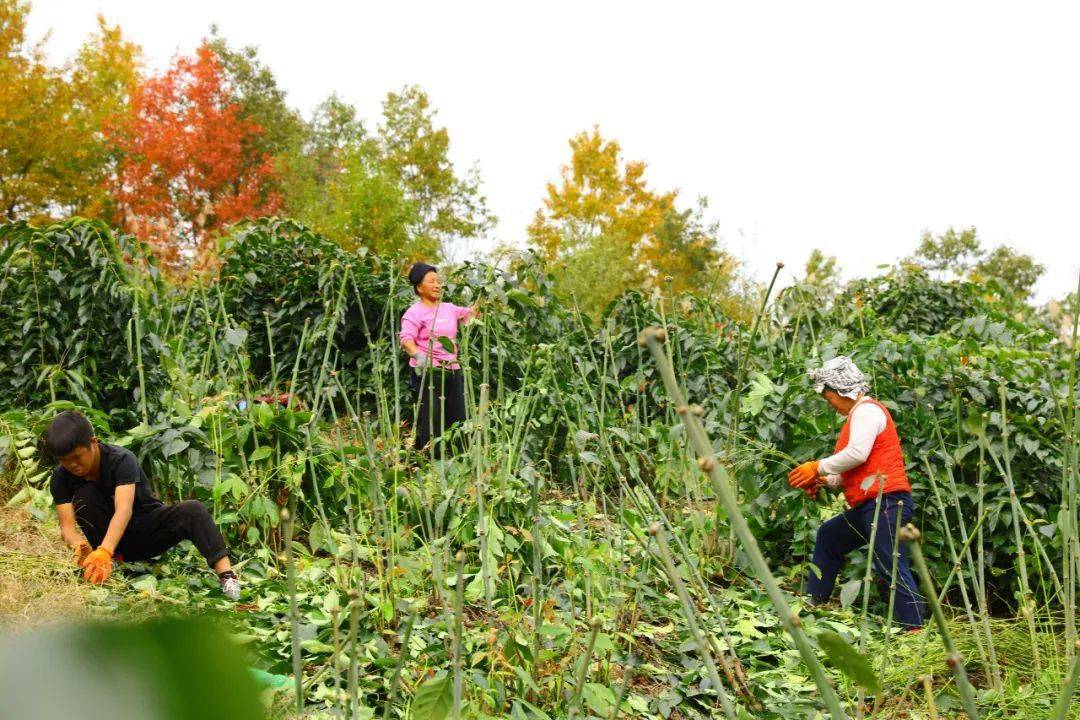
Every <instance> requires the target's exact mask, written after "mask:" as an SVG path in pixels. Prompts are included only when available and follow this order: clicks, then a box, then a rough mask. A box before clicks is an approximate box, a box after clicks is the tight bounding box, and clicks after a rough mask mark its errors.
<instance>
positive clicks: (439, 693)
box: [412, 673, 454, 720]
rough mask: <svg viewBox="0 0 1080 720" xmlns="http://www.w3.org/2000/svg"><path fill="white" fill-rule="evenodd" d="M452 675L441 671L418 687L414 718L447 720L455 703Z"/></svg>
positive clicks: (414, 702) (413, 709)
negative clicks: (451, 682)
mask: <svg viewBox="0 0 1080 720" xmlns="http://www.w3.org/2000/svg"><path fill="white" fill-rule="evenodd" d="M453 694H454V693H453V687H451V685H450V676H449V675H447V674H446V673H439V674H437V675H436V676H435V677H433V678H431V679H429V680H428V681H427V682H425V683H424V684H423V685H421V686H420V687H418V688H417V689H416V694H415V695H413V701H412V716H413V720H445V718H446V716H447V715H449V714H450V708H451V706H452V705H453V703H454V697H453Z"/></svg>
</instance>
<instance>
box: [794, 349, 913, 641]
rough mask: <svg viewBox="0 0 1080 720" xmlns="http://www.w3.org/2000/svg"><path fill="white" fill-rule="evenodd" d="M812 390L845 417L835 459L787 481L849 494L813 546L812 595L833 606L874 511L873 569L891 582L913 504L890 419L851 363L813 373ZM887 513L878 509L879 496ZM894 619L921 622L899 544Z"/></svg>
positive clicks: (810, 490)
mask: <svg viewBox="0 0 1080 720" xmlns="http://www.w3.org/2000/svg"><path fill="white" fill-rule="evenodd" d="M810 380H811V382H812V383H813V385H814V392H816V393H820V394H821V395H822V396H823V397H824V398H825V401H826V402H827V403H829V405H830V406H831V407H832V409H833V410H835V411H836V412H838V413H840V414H841V415H844V416H846V417H847V420H846V421H845V422H844V427H843V428H842V429H841V430H840V437H839V438H838V439H837V441H836V449H835V450H834V451H833V452H834V454H832V455H830V456H829V457H827V458H824V459H823V460H811V461H809V462H804V463H803V464H802V465H799V466H798V467H797V468H795V469H794V470H792V471H791V472H790V473H789V474H788V483H790V484H791V486H792V487H795V488H798V489H800V490H803V491H804V492H805V493H806V494H807V495H808V496H809V497H816V496H817V492H818V489H819V488H821V487H827V488H838V489H842V490H843V492H844V498H845V499H846V500H847V504H848V509H847V510H846V511H845V512H844V514H842V515H839V516H837V517H834V518H832V519H830V520H827V521H825V522H824V523H823V524H822V525H821V527H820V528H818V532H817V542H816V543H815V544H814V565H816V566H817V569H818V570H819V571H820V575H818V576H815V574H814V573H813V571H811V573H810V579H809V581H808V582H807V591H808V592H809V593H810V597H811V598H812V599H813V601H814V602H815V603H824V602H828V600H829V596H830V595H831V594H832V591H833V586H834V585H835V583H836V576H837V574H838V573H839V572H840V567H841V565H843V562H844V556H846V555H847V554H848V553H849V552H851V551H853V550H855V549H857V548H860V547H864V546H865V545H866V544H867V543H868V542H869V539H870V535H871V528H872V526H873V523H874V516H875V514H877V515H878V526H877V533H876V534H875V535H874V572H875V573H877V575H878V577H880V578H884V579H885V582H886V583H888V582H889V580H890V578H891V577H892V555H893V538H894V537H895V536H896V532H897V530H898V529H899V528H900V527H901V526H902V525H904V524H905V523H907V522H908V521H909V520H910V519H911V515H912V512H913V511H914V509H915V502H914V500H913V499H912V497H911V484H910V483H909V482H908V477H907V473H906V472H905V470H904V452H903V449H902V448H901V446H900V437H899V435H897V433H896V425H895V424H894V423H893V419H892V415H890V414H889V411H888V409H886V408H885V406H884V405H882V404H881V403H880V402H878V401H877V400H874V399H873V398H871V397H869V396H868V395H867V394H866V393H867V392H868V391H869V390H870V387H869V386H868V385H867V383H866V378H865V376H864V375H863V374H862V372H861V371H860V370H859V368H858V367H857V366H856V365H855V363H854V362H852V361H851V359H850V358H847V357H844V356H842V355H841V356H840V357H836V358H833V359H832V360H830V361H828V362H827V363H825V365H824V366H822V367H821V368H819V369H817V370H814V371H813V372H811V373H810ZM879 493H880V494H881V503H882V505H881V511H880V512H879V513H877V512H876V507H877V502H878V494H879ZM895 612H896V619H897V621H898V622H899V623H900V624H901V625H904V626H905V627H907V628H909V629H916V628H920V627H922V625H923V603H922V597H921V596H920V595H919V593H918V590H917V585H916V584H915V578H914V577H913V576H912V574H911V567H910V565H909V563H908V551H907V546H906V545H905V544H904V543H900V556H899V559H898V560H897V565H896V603H895Z"/></svg>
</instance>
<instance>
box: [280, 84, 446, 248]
mask: <svg viewBox="0 0 1080 720" xmlns="http://www.w3.org/2000/svg"><path fill="white" fill-rule="evenodd" d="M283 171H284V173H285V175H286V177H287V182H286V183H285V185H286V188H287V195H286V200H285V204H286V208H287V211H288V213H289V214H290V215H291V216H293V217H295V218H297V219H299V220H301V221H302V222H304V223H305V224H307V225H308V226H310V227H312V228H314V229H316V230H318V231H319V232H321V233H322V234H324V235H326V236H327V237H329V238H331V239H332V240H334V241H336V242H337V243H338V244H340V245H342V246H343V247H345V248H347V249H352V248H354V247H358V246H362V247H366V248H368V249H370V250H373V251H375V252H377V253H380V254H395V253H399V252H400V253H404V254H406V255H410V256H414V257H420V256H426V257H435V256H437V255H438V253H439V247H438V245H437V244H436V243H435V242H434V241H433V240H432V239H431V238H430V237H427V236H420V235H414V234H413V233H412V228H414V227H415V226H416V225H417V223H418V219H417V217H416V210H415V206H414V204H413V203H412V202H410V201H409V200H408V199H407V198H406V196H405V189H404V186H403V184H402V183H401V182H400V181H399V179H398V178H397V176H396V175H394V174H393V173H391V172H390V171H388V170H387V169H386V167H385V166H384V164H383V163H382V161H381V158H380V152H379V146H378V142H377V141H376V140H375V139H374V138H371V137H370V136H368V134H367V132H366V130H365V128H364V124H363V122H362V121H361V120H360V118H359V115H358V113H357V111H356V108H355V107H353V106H352V105H350V104H348V103H346V102H344V101H342V100H341V99H340V98H338V97H337V96H331V97H329V98H328V99H327V100H325V101H324V102H323V103H322V104H320V105H319V107H318V108H316V110H315V112H314V114H313V116H312V119H311V121H310V122H308V123H307V125H306V128H305V142H304V144H303V147H302V149H301V151H300V152H298V153H296V154H294V155H292V156H290V157H289V158H288V161H287V163H286V165H285V167H284V168H283Z"/></svg>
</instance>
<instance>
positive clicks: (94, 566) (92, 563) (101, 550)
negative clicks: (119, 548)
mask: <svg viewBox="0 0 1080 720" xmlns="http://www.w3.org/2000/svg"><path fill="white" fill-rule="evenodd" d="M112 555H113V554H112V553H111V552H109V549H108V548H105V547H98V549H97V550H95V551H94V552H92V553H90V554H89V555H87V556H86V561H85V562H84V563H83V578H85V579H86V580H89V581H90V582H92V583H94V584H95V585H100V584H102V583H103V582H105V581H106V580H108V579H109V574H110V573H111V572H112Z"/></svg>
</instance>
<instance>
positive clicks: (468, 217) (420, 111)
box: [378, 86, 495, 253]
mask: <svg viewBox="0 0 1080 720" xmlns="http://www.w3.org/2000/svg"><path fill="white" fill-rule="evenodd" d="M435 114H436V113H435V110H434V108H432V107H431V101H430V100H429V98H428V96H427V93H425V92H424V91H423V90H421V89H420V88H418V87H416V86H408V87H405V88H403V89H402V90H401V91H400V92H396V93H389V94H388V95H387V96H386V100H385V101H384V102H383V110H382V123H381V124H380V126H379V129H378V148H379V156H380V163H381V164H382V166H383V168H384V169H385V170H386V172H388V173H389V175H390V176H391V177H393V178H395V179H396V180H397V181H398V182H400V183H401V185H402V188H403V191H404V194H405V198H406V199H407V200H408V201H409V203H411V204H412V205H413V206H414V208H415V213H416V214H415V221H414V224H413V227H411V228H410V234H411V235H412V236H413V237H414V238H415V242H416V243H417V246H418V247H423V246H431V247H433V248H437V249H438V251H439V252H440V253H445V252H446V251H447V250H448V249H449V247H450V245H451V243H453V242H454V241H456V240H459V239H468V238H476V237H480V236H482V235H483V234H484V233H486V232H487V231H488V230H490V229H491V228H492V227H494V224H495V217H494V215H492V213H491V212H490V211H489V210H488V208H487V200H486V198H485V197H484V195H483V194H482V193H481V192H480V178H479V173H478V172H477V171H476V169H475V168H473V169H472V170H470V171H469V172H468V173H466V174H465V175H464V176H459V175H458V173H457V172H456V171H455V169H454V165H453V163H452V162H450V156H449V150H450V134H449V132H448V131H447V129H446V128H445V127H436V123H435Z"/></svg>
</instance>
